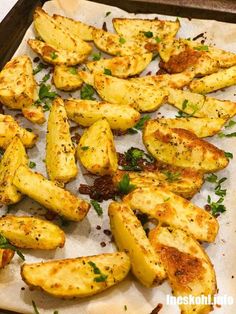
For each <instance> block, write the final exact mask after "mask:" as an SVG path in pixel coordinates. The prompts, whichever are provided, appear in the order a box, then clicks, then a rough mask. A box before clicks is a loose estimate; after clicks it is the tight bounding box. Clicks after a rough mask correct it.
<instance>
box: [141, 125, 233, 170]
mask: <svg viewBox="0 0 236 314" xmlns="http://www.w3.org/2000/svg"><path fill="white" fill-rule="evenodd" d="M143 142H144V145H145V146H146V148H147V150H148V151H149V153H150V154H152V156H153V157H154V158H156V159H157V160H159V161H160V162H163V163H166V164H169V165H173V166H178V167H181V168H193V169H195V170H198V171H201V172H204V173H208V172H215V171H218V170H221V169H224V168H225V167H226V166H227V165H228V163H229V160H228V159H227V158H226V156H225V153H224V151H222V150H220V149H219V148H217V147H216V146H214V145H213V144H211V143H208V142H206V141H204V140H202V139H199V138H198V137H197V136H196V135H195V134H194V133H192V132H190V131H187V130H184V129H171V128H168V127H166V126H164V125H162V124H161V123H156V124H155V128H154V127H153V125H152V121H151V122H149V121H147V123H146V125H145V126H144V131H143Z"/></svg>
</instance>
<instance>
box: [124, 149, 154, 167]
mask: <svg viewBox="0 0 236 314" xmlns="http://www.w3.org/2000/svg"><path fill="white" fill-rule="evenodd" d="M124 155H125V161H126V165H124V166H122V169H123V170H126V171H141V170H142V166H140V164H139V161H141V162H142V163H144V164H150V163H153V162H154V158H153V157H152V156H150V155H148V154H147V153H145V151H143V150H142V149H139V148H136V147H131V148H129V149H128V150H127V152H125V153H124Z"/></svg>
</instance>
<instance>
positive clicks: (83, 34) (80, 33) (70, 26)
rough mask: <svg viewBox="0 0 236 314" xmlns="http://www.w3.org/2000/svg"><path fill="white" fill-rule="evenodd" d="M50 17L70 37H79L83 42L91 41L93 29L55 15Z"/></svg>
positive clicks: (79, 22)
mask: <svg viewBox="0 0 236 314" xmlns="http://www.w3.org/2000/svg"><path fill="white" fill-rule="evenodd" d="M52 17H53V20H54V21H55V22H56V23H57V24H58V25H59V26H60V27H61V28H62V29H63V28H64V29H66V31H67V32H69V33H70V34H72V36H75V37H79V38H81V39H82V40H84V41H92V40H93V30H94V29H95V27H93V26H91V25H88V24H85V23H83V22H81V21H75V20H73V19H70V18H69V17H65V16H61V15H57V14H53V16H52Z"/></svg>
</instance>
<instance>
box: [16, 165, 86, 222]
mask: <svg viewBox="0 0 236 314" xmlns="http://www.w3.org/2000/svg"><path fill="white" fill-rule="evenodd" d="M13 184H14V186H15V187H16V188H17V190H18V191H20V192H21V193H22V194H25V195H27V196H29V197H31V198H32V199H33V200H35V201H37V202H38V203H40V204H41V205H43V206H45V207H46V208H48V209H50V210H52V211H54V212H55V213H57V214H58V215H60V216H62V217H65V218H66V219H68V220H72V221H80V220H82V219H84V217H85V216H86V215H87V213H88V210H89V208H90V204H89V203H87V202H86V201H84V200H82V199H81V198H79V197H77V196H75V195H73V194H72V193H70V192H69V191H67V190H64V189H62V188H60V187H59V186H58V185H56V183H54V182H52V181H49V180H47V179H46V178H45V177H44V176H42V175H41V174H39V173H36V172H33V171H31V170H30V169H29V168H28V167H26V166H20V167H19V168H18V169H17V171H16V172H15V176H14V179H13Z"/></svg>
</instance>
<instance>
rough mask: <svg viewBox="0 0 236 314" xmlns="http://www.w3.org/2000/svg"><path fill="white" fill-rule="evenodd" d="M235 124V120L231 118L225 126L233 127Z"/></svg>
mask: <svg viewBox="0 0 236 314" xmlns="http://www.w3.org/2000/svg"><path fill="white" fill-rule="evenodd" d="M235 124H236V122H235V121H234V120H230V121H229V122H228V124H227V125H226V126H225V128H232V127H233V126H234V125H235Z"/></svg>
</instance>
